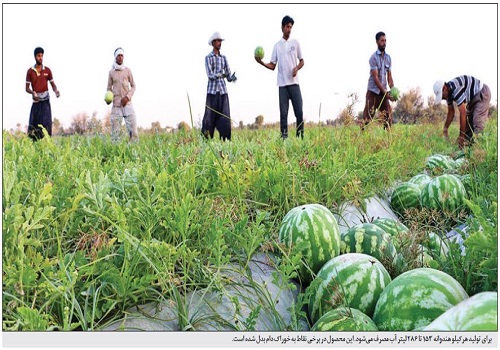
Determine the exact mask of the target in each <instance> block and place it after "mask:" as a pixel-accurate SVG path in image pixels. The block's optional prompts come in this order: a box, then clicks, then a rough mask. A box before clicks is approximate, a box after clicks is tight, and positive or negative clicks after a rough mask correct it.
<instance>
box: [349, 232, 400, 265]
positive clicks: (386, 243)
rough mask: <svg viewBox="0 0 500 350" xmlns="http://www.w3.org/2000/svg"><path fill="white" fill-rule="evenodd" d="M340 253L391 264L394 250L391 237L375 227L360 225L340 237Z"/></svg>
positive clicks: (394, 253) (394, 254)
mask: <svg viewBox="0 0 500 350" xmlns="http://www.w3.org/2000/svg"><path fill="white" fill-rule="evenodd" d="M340 240H341V242H340V253H341V254H345V253H363V254H367V255H370V256H373V257H374V258H377V259H378V260H379V261H380V262H382V264H386V263H388V264H392V262H393V261H394V257H395V256H396V253H397V252H396V248H394V244H393V243H392V238H391V235H389V234H388V233H386V232H385V231H384V230H382V229H381V228H380V227H378V226H377V225H374V224H371V223H361V224H358V225H355V226H353V227H351V228H350V229H349V230H347V231H346V232H344V233H342V234H341V236H340Z"/></svg>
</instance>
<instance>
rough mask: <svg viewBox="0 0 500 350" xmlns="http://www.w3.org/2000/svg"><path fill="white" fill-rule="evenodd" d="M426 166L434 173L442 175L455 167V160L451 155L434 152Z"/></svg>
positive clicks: (427, 160)
mask: <svg viewBox="0 0 500 350" xmlns="http://www.w3.org/2000/svg"><path fill="white" fill-rule="evenodd" d="M425 168H426V169H428V170H429V171H430V173H431V174H432V175H441V174H444V173H446V172H449V171H453V170H454V169H455V161H454V160H453V158H451V157H450V156H446V155H443V154H433V155H432V156H430V157H428V158H427V159H426V162H425Z"/></svg>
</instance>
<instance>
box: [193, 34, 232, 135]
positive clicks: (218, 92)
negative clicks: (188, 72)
mask: <svg viewBox="0 0 500 350" xmlns="http://www.w3.org/2000/svg"><path fill="white" fill-rule="evenodd" d="M223 40H224V39H222V37H221V35H220V33H219V32H215V33H214V34H212V36H211V37H210V38H209V39H208V45H211V46H212V48H213V49H212V51H211V52H210V53H209V54H208V55H207V56H206V57H205V69H206V71H207V76H208V84H207V100H206V106H205V115H204V116H203V123H202V127H201V132H202V134H203V135H204V136H205V138H213V137H214V131H215V129H217V130H218V131H219V136H220V138H221V140H223V141H225V140H231V114H230V111H229V97H228V94H227V88H226V82H225V81H224V78H226V79H227V81H229V82H236V80H237V78H236V74H235V73H233V74H231V69H230V68H229V64H228V63H227V58H226V56H224V55H221V53H220V48H221V46H222V41H223Z"/></svg>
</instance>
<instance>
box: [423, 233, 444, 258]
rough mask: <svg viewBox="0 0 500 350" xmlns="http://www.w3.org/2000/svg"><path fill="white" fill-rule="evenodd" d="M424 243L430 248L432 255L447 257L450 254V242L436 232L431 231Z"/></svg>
mask: <svg viewBox="0 0 500 350" xmlns="http://www.w3.org/2000/svg"><path fill="white" fill-rule="evenodd" d="M422 244H423V245H424V246H425V247H427V248H428V249H429V252H430V253H431V256H434V257H438V256H439V257H440V258H441V259H445V258H446V257H447V256H448V251H449V249H448V244H447V243H446V242H445V241H444V240H442V239H441V237H440V236H439V235H438V234H437V233H434V232H429V233H428V234H427V237H426V238H425V239H424V241H423V242H422Z"/></svg>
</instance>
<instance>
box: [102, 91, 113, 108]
mask: <svg viewBox="0 0 500 350" xmlns="http://www.w3.org/2000/svg"><path fill="white" fill-rule="evenodd" d="M104 101H105V102H106V103H107V104H108V105H109V104H110V103H111V102H113V92H112V91H110V90H108V91H106V94H104Z"/></svg>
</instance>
